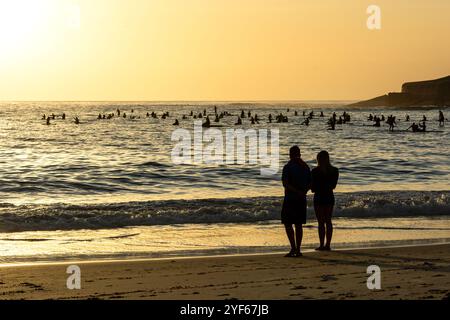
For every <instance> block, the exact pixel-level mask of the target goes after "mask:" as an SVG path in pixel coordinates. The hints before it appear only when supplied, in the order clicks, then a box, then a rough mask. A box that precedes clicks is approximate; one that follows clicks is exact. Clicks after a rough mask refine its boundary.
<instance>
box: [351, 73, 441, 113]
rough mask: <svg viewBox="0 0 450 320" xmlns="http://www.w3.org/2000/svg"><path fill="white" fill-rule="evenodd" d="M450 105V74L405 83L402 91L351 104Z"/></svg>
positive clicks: (372, 105)
mask: <svg viewBox="0 0 450 320" xmlns="http://www.w3.org/2000/svg"><path fill="white" fill-rule="evenodd" d="M428 105H436V106H444V105H450V76H447V77H444V78H440V79H436V80H428V81H417V82H408V83H405V84H403V86H402V92H391V93H389V94H387V95H383V96H380V97H377V98H373V99H370V100H366V101H360V102H357V103H355V104H352V105H351V106H358V107H379V106H380V107H381V106H388V107H400V106H428Z"/></svg>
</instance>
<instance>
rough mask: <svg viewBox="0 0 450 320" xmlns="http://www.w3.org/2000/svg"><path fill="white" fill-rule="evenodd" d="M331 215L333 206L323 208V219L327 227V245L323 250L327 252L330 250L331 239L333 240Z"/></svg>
mask: <svg viewBox="0 0 450 320" xmlns="http://www.w3.org/2000/svg"><path fill="white" fill-rule="evenodd" d="M332 215H333V206H327V207H324V218H325V224H326V227H327V228H326V229H327V230H326V238H327V243H326V245H325V248H326V249H327V250H330V249H331V239H332V238H333V223H332V221H331V217H332Z"/></svg>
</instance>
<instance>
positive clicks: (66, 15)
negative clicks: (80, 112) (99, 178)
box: [0, 0, 450, 101]
mask: <svg viewBox="0 0 450 320" xmlns="http://www.w3.org/2000/svg"><path fill="white" fill-rule="evenodd" d="M370 4H376V5H378V6H380V8H381V14H382V20H381V23H382V25H381V30H369V29H368V28H367V26H366V20H367V18H368V14H367V13H366V9H367V7H368V6H369V5H370ZM449 13H450V1H448V0H395V1H392V0H372V1H364V0H0V100H121V101H131V100H133V101H137V100H145V101H150V100H171V101H174V100H215V101H219V100H220V101H224V100H328V99H333V100H353V99H362V98H370V97H373V96H376V95H379V94H383V93H385V92H389V91H395V90H400V87H401V84H402V83H403V82H405V81H412V80H425V79H432V78H436V77H441V76H445V75H448V74H450V59H449V57H450V41H449V40H448V39H449V38H450V17H449Z"/></svg>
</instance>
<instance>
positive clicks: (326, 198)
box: [311, 151, 339, 251]
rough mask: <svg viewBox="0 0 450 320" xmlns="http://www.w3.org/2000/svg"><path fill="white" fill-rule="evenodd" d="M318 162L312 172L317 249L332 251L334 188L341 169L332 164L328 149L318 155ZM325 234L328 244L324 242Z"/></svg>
mask: <svg viewBox="0 0 450 320" xmlns="http://www.w3.org/2000/svg"><path fill="white" fill-rule="evenodd" d="M317 164H318V166H317V167H316V168H314V169H313V170H312V172H311V176H312V183H311V191H312V192H313V193H314V210H315V212H316V217H317V221H318V223H319V239H320V247H319V248H317V249H316V250H318V251H330V250H331V238H332V237H333V223H332V222H331V217H332V215H333V209H334V205H335V199H334V193H333V190H334V189H335V188H336V185H337V182H338V179H339V170H338V169H337V168H335V167H333V166H332V165H331V163H330V155H329V154H328V152H327V151H321V152H320V153H319V154H318V155H317ZM325 236H326V240H327V242H326V244H324V242H325Z"/></svg>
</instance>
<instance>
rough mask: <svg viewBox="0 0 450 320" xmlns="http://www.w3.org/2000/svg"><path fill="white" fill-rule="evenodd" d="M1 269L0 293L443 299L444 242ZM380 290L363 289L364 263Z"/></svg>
mask: <svg viewBox="0 0 450 320" xmlns="http://www.w3.org/2000/svg"><path fill="white" fill-rule="evenodd" d="M71 264H73V263H61V264H47V265H31V266H9V267H4V266H3V267H0V299H195V300H196V299H299V300H301V299H439V300H440V299H449V293H450V244H444V245H432V246H411V247H397V248H382V249H364V250H349V251H335V252H328V253H318V252H309V253H306V254H305V256H304V257H302V258H283V257H282V255H281V256H280V255H279V254H270V255H253V256H252V255H250V256H230V257H206V258H189V259H169V260H147V261H114V262H83V263H79V264H78V266H79V267H80V268H81V278H82V281H81V286H82V288H81V290H68V289H67V287H66V280H67V277H68V276H69V275H68V274H66V269H67V267H68V266H69V265H71ZM369 265H378V266H380V268H381V277H382V279H381V286H382V289H381V290H376V291H371V290H368V289H367V286H366V281H367V277H368V275H367V273H366V270H367V267H368V266H369Z"/></svg>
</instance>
